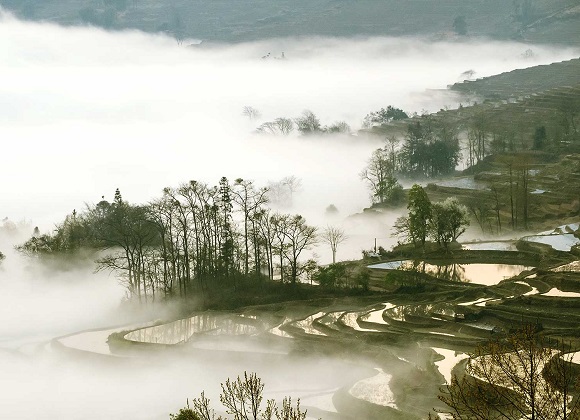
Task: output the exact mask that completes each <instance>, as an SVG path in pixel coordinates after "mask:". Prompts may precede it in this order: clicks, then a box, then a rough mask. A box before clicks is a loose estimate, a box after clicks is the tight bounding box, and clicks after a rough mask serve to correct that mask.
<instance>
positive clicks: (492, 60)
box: [0, 14, 577, 229]
mask: <svg viewBox="0 0 580 420" xmlns="http://www.w3.org/2000/svg"><path fill="white" fill-rule="evenodd" d="M0 19H1V20H0V72H1V73H2V74H3V75H4V80H6V81H9V83H4V84H3V85H2V86H1V87H0V94H1V96H2V98H3V100H2V101H1V103H0V123H1V124H0V136H1V137H2V139H4V147H5V149H4V156H5V161H4V163H3V165H2V166H1V167H0V175H1V176H2V178H3V179H4V180H6V181H5V183H4V186H3V197H2V207H1V209H2V214H0V216H2V217H5V216H8V217H9V218H10V219H12V220H20V219H23V218H24V219H28V220H32V221H33V223H34V224H35V225H40V226H41V227H42V228H44V229H49V228H51V226H52V224H53V223H55V222H58V221H60V220H62V218H63V217H64V216H65V215H66V214H67V213H69V212H71V211H72V210H73V209H75V208H77V209H78V208H79V207H82V205H83V203H84V202H96V201H98V200H100V197H101V196H103V195H104V196H105V197H106V198H109V199H110V198H111V197H112V194H113V191H114V189H115V188H117V187H118V188H120V189H121V192H122V193H123V194H124V197H125V199H127V200H129V201H131V202H145V201H148V200H150V199H152V198H153V197H155V196H158V195H159V194H160V191H161V189H162V188H163V187H166V186H176V185H178V184H179V183H181V182H185V181H188V180H190V179H197V180H201V181H205V182H208V183H212V184H213V183H217V181H218V180H219V177H221V176H224V175H225V176H227V177H230V178H236V177H243V178H245V179H254V180H256V182H257V183H259V184H262V185H265V184H266V183H267V181H268V180H277V179H280V178H282V177H284V176H288V175H295V176H297V177H299V178H301V179H302V180H303V191H302V196H300V197H297V199H298V204H299V206H297V207H296V208H295V209H294V210H295V211H300V212H303V213H305V214H306V215H308V213H309V212H310V213H313V214H322V212H323V210H324V208H326V206H328V205H329V204H331V203H334V204H335V205H336V206H337V207H338V208H339V210H340V211H341V213H342V214H343V215H346V214H349V213H352V212H355V211H358V210H360V209H361V208H362V207H363V206H365V205H367V204H368V202H369V200H368V193H367V191H366V188H365V186H364V184H363V183H362V181H360V179H359V177H358V173H359V172H360V170H361V168H362V167H363V166H364V164H365V161H366V159H367V158H368V156H369V154H370V152H371V150H373V149H374V148H376V147H377V146H378V144H377V143H374V142H369V141H362V140H360V139H357V138H356V137H353V138H347V139H334V138H332V139H329V138H326V139H315V138H296V136H290V137H289V138H269V137H263V136H256V135H254V134H253V130H254V129H255V128H256V127H257V126H258V125H259V124H260V123H261V122H263V121H268V120H272V119H274V118H276V117H280V116H285V117H296V116H298V115H299V114H300V113H301V112H302V110H304V109H311V110H312V111H314V112H315V113H316V114H317V115H318V116H319V117H320V119H321V121H322V123H323V124H331V123H332V122H334V121H336V120H345V121H347V122H348V123H349V124H350V125H351V127H352V128H354V129H356V128H358V127H360V122H361V120H362V118H363V117H364V116H365V115H366V114H367V113H368V112H370V111H373V110H376V109H378V108H380V107H386V106H387V105H389V104H392V105H394V106H397V107H400V108H402V109H404V110H405V111H407V112H409V113H411V112H421V110H423V109H426V110H430V111H433V110H437V109H439V108H441V107H443V106H445V105H450V106H453V105H455V104H456V98H454V97H452V96H450V95H448V94H439V93H436V92H433V91H427V89H439V88H444V87H445V86H446V85H447V84H450V83H453V82H456V81H457V80H458V78H459V76H460V74H461V73H462V72H464V71H466V70H469V69H473V70H475V71H476V76H484V75H490V74H494V73H498V72H501V71H506V70H511V69H513V68H516V67H525V66H531V65H536V64H540V63H548V62H552V61H555V60H563V59H567V58H570V57H572V56H574V54H577V52H575V51H572V50H570V49H554V48H550V47H542V46H529V45H524V44H519V43H498V42H482V41H477V42H466V43H449V42H439V43H431V42H425V41H422V40H418V39H394V38H370V39H369V38H360V39H327V38H315V39H306V38H294V39H275V40H268V41H261V42H254V43H245V44H236V45H210V46H204V45H203V44H202V45H201V46H197V47H186V46H178V45H177V44H176V43H175V41H174V40H173V39H171V38H168V37H165V36H161V35H159V36H155V35H150V34H144V33H139V32H135V31H127V32H117V33H107V32H105V31H102V30H99V29H92V28H62V27H58V26H55V25H52V24H44V23H30V22H21V21H18V20H16V19H14V18H13V17H11V16H10V15H7V14H4V15H2V17H1V18H0ZM528 48H531V49H533V51H534V56H533V58H532V59H525V58H523V56H522V54H523V52H524V51H525V50H527V49H528ZM282 52H284V54H285V57H286V59H285V60H276V59H261V57H262V56H264V55H266V54H267V53H271V56H274V57H279V56H280V55H281V53H282ZM243 106H253V107H255V108H256V109H258V110H259V111H260V112H261V113H262V118H261V119H260V120H255V121H250V120H248V119H247V118H245V117H244V116H242V114H241V111H242V107H243ZM305 207H308V208H305Z"/></svg>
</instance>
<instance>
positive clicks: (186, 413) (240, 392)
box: [169, 372, 306, 420]
mask: <svg viewBox="0 0 580 420" xmlns="http://www.w3.org/2000/svg"><path fill="white" fill-rule="evenodd" d="M221 387H222V392H221V394H220V401H221V403H222V404H223V405H224V406H225V407H226V412H227V414H231V415H232V416H233V419H234V420H258V419H261V420H305V419H306V410H304V411H302V410H301V408H300V399H298V401H297V402H296V407H294V406H293V405H292V399H291V398H290V397H285V398H284V400H283V401H282V407H278V405H277V404H276V401H274V400H268V401H267V402H266V407H265V409H262V401H263V391H264V384H263V383H262V379H261V378H259V377H258V376H257V375H256V374H255V373H251V374H249V375H248V373H247V372H244V376H243V378H240V377H239V376H238V377H237V379H236V380H233V381H232V380H230V379H227V380H226V382H225V383H222V384H221ZM169 418H170V419H171V420H225V419H227V417H221V416H217V417H216V413H215V410H214V409H213V408H211V407H210V400H209V399H208V398H206V397H205V393H204V392H202V393H201V396H200V398H194V399H193V400H192V404H191V407H190V405H189V401H188V403H187V406H186V408H182V409H181V410H179V413H178V414H170V415H169Z"/></svg>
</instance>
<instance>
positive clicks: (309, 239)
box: [282, 214, 318, 284]
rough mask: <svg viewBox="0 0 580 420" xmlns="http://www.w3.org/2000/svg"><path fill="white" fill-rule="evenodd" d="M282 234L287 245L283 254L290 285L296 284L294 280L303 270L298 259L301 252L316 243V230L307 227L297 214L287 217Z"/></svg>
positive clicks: (302, 218)
mask: <svg viewBox="0 0 580 420" xmlns="http://www.w3.org/2000/svg"><path fill="white" fill-rule="evenodd" d="M282 234H283V235H284V238H285V243H286V244H287V245H286V247H285V248H283V252H284V256H285V257H286V259H287V260H288V263H289V264H290V280H291V281H292V284H296V280H297V279H298V277H299V276H300V274H302V268H303V267H302V266H301V265H300V264H299V262H298V258H299V257H300V254H301V253H302V251H304V250H305V249H308V248H309V247H310V246H311V245H314V244H315V243H316V242H317V240H318V238H317V235H316V228H315V227H313V226H308V225H307V224H306V220H305V219H304V217H302V216H300V215H298V214H297V215H295V216H289V217H287V219H286V223H285V224H284V231H283V232H282Z"/></svg>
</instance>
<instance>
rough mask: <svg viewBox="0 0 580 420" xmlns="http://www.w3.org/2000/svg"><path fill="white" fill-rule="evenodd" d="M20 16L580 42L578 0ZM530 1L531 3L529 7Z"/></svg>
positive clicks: (295, 0)
mask: <svg viewBox="0 0 580 420" xmlns="http://www.w3.org/2000/svg"><path fill="white" fill-rule="evenodd" d="M0 4H1V5H2V7H4V8H6V9H8V10H10V11H13V12H14V13H16V14H17V15H18V16H20V17H23V18H26V19H32V20H43V21H51V22H57V23H60V24H64V25H72V24H83V23H84V24H93V25H96V26H102V27H106V28H111V29H124V28H136V29H140V30H143V31H146V32H167V33H170V34H172V35H174V36H176V37H178V38H198V39H203V40H212V41H225V42H239V41H249V40H256V39H264V38H272V37H286V36H309V35H319V36H353V35H363V36H365V35H368V36H384V35H387V36H414V35H418V36H424V37H429V38H432V39H455V38H457V35H456V34H455V32H454V27H453V22H454V20H455V19H456V18H457V17H460V16H461V17H463V19H464V22H465V26H464V29H465V31H466V33H467V35H466V36H467V37H470V36H477V37H489V38H495V39H518V40H523V41H531V42H549V43H556V44H566V45H580V25H578V22H579V21H580V10H579V9H578V7H577V6H578V3H577V1H575V0H534V1H532V2H531V3H530V2H523V1H521V0H518V1H515V2H512V1H505V0H486V1H481V0H438V1H433V0H405V1H400V0H381V1H377V0H357V1H351V0H277V1H271V0H247V1H238V0H197V1H189V0H155V1H154V0H140V1H135V0H98V1H97V0H44V1H42V2H38V1H33V0H2V1H0ZM526 5H527V6H526Z"/></svg>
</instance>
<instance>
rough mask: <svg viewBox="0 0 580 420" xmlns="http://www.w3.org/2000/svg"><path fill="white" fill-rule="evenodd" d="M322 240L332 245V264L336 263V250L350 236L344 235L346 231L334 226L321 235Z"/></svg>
mask: <svg viewBox="0 0 580 420" xmlns="http://www.w3.org/2000/svg"><path fill="white" fill-rule="evenodd" d="M320 238H321V239H322V240H323V241H324V242H326V243H327V244H329V245H330V249H331V250H332V263H333V264H335V263H336V249H337V248H338V245H339V244H341V243H342V242H344V241H346V240H347V239H348V236H346V234H345V233H344V230H342V229H340V228H337V227H334V226H327V227H326V228H325V229H324V230H323V231H322V234H321V235H320Z"/></svg>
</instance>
